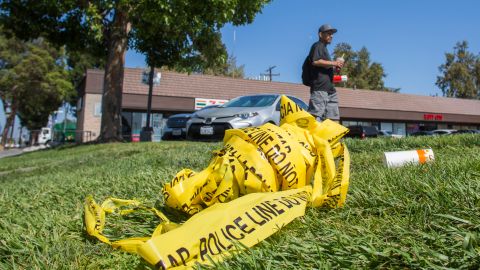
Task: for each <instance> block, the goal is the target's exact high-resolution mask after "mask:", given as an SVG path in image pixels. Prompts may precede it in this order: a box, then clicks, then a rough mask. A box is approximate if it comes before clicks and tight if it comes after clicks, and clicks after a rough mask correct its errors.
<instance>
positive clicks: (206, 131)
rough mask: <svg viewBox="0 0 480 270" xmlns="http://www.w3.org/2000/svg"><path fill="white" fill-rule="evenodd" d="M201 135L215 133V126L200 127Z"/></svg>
mask: <svg viewBox="0 0 480 270" xmlns="http://www.w3.org/2000/svg"><path fill="white" fill-rule="evenodd" d="M200 135H213V127H212V126H203V127H200Z"/></svg>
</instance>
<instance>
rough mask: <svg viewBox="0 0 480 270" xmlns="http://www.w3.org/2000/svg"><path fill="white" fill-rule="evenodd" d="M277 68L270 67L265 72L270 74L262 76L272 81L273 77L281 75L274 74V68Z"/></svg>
mask: <svg viewBox="0 0 480 270" xmlns="http://www.w3.org/2000/svg"><path fill="white" fill-rule="evenodd" d="M276 67H277V66H270V67H268V69H267V70H265V71H266V72H268V73H266V74H265V73H261V74H260V75H262V76H268V78H270V81H272V77H273V76H280V73H275V74H273V73H272V70H273V69H274V68H276Z"/></svg>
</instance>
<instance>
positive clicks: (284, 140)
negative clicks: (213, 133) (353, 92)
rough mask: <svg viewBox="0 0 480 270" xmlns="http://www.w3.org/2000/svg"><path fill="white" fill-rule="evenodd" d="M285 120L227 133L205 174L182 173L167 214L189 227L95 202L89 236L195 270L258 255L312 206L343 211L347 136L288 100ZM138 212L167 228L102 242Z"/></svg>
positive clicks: (125, 205)
mask: <svg viewBox="0 0 480 270" xmlns="http://www.w3.org/2000/svg"><path fill="white" fill-rule="evenodd" d="M280 115H281V120H280V127H279V126H276V125H273V124H265V125H263V126H260V127H251V128H244V129H234V130H227V131H226V134H225V137H224V147H223V149H221V150H220V151H215V152H214V157H213V159H212V161H211V163H210V165H209V166H208V167H207V168H206V169H204V170H203V171H201V172H198V173H196V172H194V171H192V170H190V169H184V170H182V171H180V172H179V173H177V175H176V176H175V178H174V179H173V180H172V182H170V183H168V184H166V185H165V186H164V188H163V196H164V198H165V201H166V205H167V206H170V207H174V208H176V209H179V210H182V211H184V212H186V213H188V214H192V215H193V214H195V215H194V216H193V217H191V218H190V219H189V220H187V221H186V222H185V223H184V224H182V225H179V224H175V223H172V222H170V221H169V220H168V219H167V218H166V217H165V216H164V215H163V214H162V213H161V212H160V211H158V210H157V209H155V208H147V207H145V206H142V204H141V203H140V202H138V201H136V200H121V199H115V198H109V199H107V200H106V201H104V202H103V203H102V205H98V204H96V203H95V201H94V200H93V198H92V197H91V196H89V197H88V198H87V200H86V204H85V224H86V229H87V232H88V234H90V235H92V236H94V237H96V238H98V239H99V240H101V241H103V242H105V243H108V244H110V245H111V246H112V247H114V248H117V247H119V248H121V249H123V250H126V251H128V252H131V253H137V254H139V255H140V256H142V257H143V258H144V259H145V260H146V261H147V262H148V263H150V264H152V265H155V266H156V267H158V268H163V269H166V268H170V267H191V266H194V265H195V264H197V263H202V264H208V263H211V262H212V261H221V260H222V259H223V258H224V257H225V256H226V255H231V254H233V253H234V252H235V251H238V250H241V249H242V248H245V247H252V246H253V245H255V244H257V243H258V242H260V241H262V240H263V239H265V238H267V237H268V236H270V235H271V234H273V233H274V232H276V231H277V230H278V229H279V228H281V227H283V226H285V225H286V224H287V223H289V222H291V221H292V220H293V219H295V218H297V217H299V216H303V215H304V213H305V208H306V206H307V205H310V206H313V207H320V206H327V207H340V206H342V205H343V204H344V202H345V199H346V196H347V190H348V184H349V175H350V172H349V169H350V157H349V153H348V150H347V148H346V146H345V145H344V144H343V143H342V142H340V141H339V140H340V138H341V137H343V136H344V135H345V134H346V133H347V132H348V129H347V128H345V127H343V126H341V125H340V124H337V123H335V122H333V121H330V120H326V121H323V122H321V123H319V122H317V121H315V118H314V117H313V116H312V115H310V114H309V113H307V112H306V111H304V110H303V109H301V108H300V107H299V106H298V105H296V104H295V103H294V102H293V101H291V100H290V99H288V98H287V97H285V96H282V98H281V110H280ZM242 195H243V196H242ZM207 207H208V208H207ZM204 208H207V209H205V210H202V209H204ZM122 209H123V210H122ZM139 209H143V210H148V211H152V212H154V213H155V214H156V215H157V216H158V217H159V218H160V219H161V220H162V222H161V223H160V225H158V227H157V228H156V229H155V231H154V232H153V234H152V236H151V237H140V238H128V239H124V240H119V241H115V242H110V240H109V239H108V238H107V237H106V236H105V235H103V234H102V231H103V228H104V226H105V213H114V212H115V213H117V214H120V215H127V214H129V213H131V212H132V211H136V210H139Z"/></svg>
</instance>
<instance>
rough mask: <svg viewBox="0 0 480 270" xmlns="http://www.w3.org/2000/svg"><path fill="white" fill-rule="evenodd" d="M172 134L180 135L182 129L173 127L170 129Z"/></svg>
mask: <svg viewBox="0 0 480 270" xmlns="http://www.w3.org/2000/svg"><path fill="white" fill-rule="evenodd" d="M172 135H173V136H180V135H182V130H181V129H173V130H172Z"/></svg>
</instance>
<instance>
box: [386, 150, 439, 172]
mask: <svg viewBox="0 0 480 270" xmlns="http://www.w3.org/2000/svg"><path fill="white" fill-rule="evenodd" d="M433 160H435V157H434V155H433V150H432V149H420V150H411V151H396V152H385V153H384V156H383V163H384V164H385V165H386V166H387V167H389V168H394V167H401V166H403V165H405V164H407V163H411V164H423V163H426V162H430V161H433Z"/></svg>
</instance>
